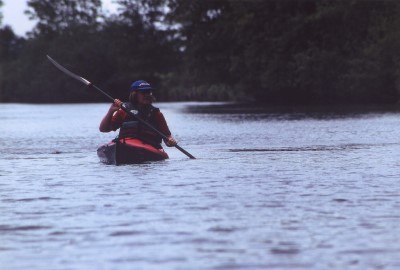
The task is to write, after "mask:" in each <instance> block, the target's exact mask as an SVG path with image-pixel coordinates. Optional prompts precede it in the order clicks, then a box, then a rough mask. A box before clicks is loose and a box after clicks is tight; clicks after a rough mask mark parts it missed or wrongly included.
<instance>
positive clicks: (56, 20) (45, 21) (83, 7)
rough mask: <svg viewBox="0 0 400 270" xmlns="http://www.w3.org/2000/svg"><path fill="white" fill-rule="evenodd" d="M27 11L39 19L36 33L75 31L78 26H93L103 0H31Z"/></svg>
mask: <svg viewBox="0 0 400 270" xmlns="http://www.w3.org/2000/svg"><path fill="white" fill-rule="evenodd" d="M27 4H28V7H29V9H28V10H27V11H26V12H25V13H26V14H27V15H29V18H30V19H32V20H37V21H38V24H37V26H36V28H35V31H34V33H35V34H50V35H51V34H54V35H55V34H60V33H63V32H65V31H70V32H73V31H74V30H76V26H83V25H89V26H93V25H95V24H96V23H97V22H98V21H99V16H100V15H101V0H63V1H57V0H47V1H43V0H29V1H28V2H27Z"/></svg>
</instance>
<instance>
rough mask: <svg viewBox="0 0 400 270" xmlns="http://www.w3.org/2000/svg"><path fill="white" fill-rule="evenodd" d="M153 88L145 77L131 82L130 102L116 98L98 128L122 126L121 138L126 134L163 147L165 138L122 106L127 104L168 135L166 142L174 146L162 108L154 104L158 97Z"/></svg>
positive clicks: (113, 129) (105, 130)
mask: <svg viewBox="0 0 400 270" xmlns="http://www.w3.org/2000/svg"><path fill="white" fill-rule="evenodd" d="M152 91H153V88H152V87H151V85H150V84H149V83H148V82H146V81H143V80H139V81H135V82H134V83H132V84H131V87H130V95H129V102H126V103H123V102H122V101H121V100H119V99H115V100H114V102H113V103H112V104H111V106H110V108H109V109H108V111H107V113H106V115H105V116H104V117H103V119H102V120H101V122H100V126H99V130H100V131H101V132H110V131H116V130H117V129H120V131H119V135H118V138H119V139H121V138H127V137H132V138H138V139H141V140H142V141H143V142H145V143H149V144H151V145H153V146H155V147H156V148H159V149H161V148H162V147H161V142H162V140H163V138H162V137H161V136H160V135H158V134H157V133H155V132H154V131H152V130H151V129H150V128H148V127H147V126H145V125H143V124H142V123H140V122H139V121H137V120H136V118H135V117H133V116H131V115H129V114H128V113H126V112H125V111H124V110H122V109H121V106H122V105H124V106H125V107H126V108H127V109H128V110H129V111H131V112H133V113H134V114H135V115H136V116H138V117H139V118H141V119H142V120H144V121H146V122H147V123H149V124H150V125H152V126H153V127H155V128H156V129H157V130H159V131H160V132H161V133H163V134H164V135H166V136H167V138H168V140H165V139H164V143H165V144H166V145H167V146H169V147H171V146H175V145H176V144H177V142H176V140H175V139H174V138H173V137H172V135H171V131H170V130H169V128H168V125H167V122H166V120H165V118H164V115H163V114H162V113H161V111H160V109H158V108H156V107H154V106H153V101H154V100H155V99H154V96H153V94H152Z"/></svg>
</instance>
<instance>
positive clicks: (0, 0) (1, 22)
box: [0, 0, 3, 26]
mask: <svg viewBox="0 0 400 270" xmlns="http://www.w3.org/2000/svg"><path fill="white" fill-rule="evenodd" d="M2 6H3V1H2V0H0V26H1V25H2V24H3V13H2V12H1V7H2Z"/></svg>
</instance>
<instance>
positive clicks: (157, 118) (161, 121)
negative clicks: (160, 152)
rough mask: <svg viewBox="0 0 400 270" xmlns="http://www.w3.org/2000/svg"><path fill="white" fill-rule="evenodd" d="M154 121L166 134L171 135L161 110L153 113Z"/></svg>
mask: <svg viewBox="0 0 400 270" xmlns="http://www.w3.org/2000/svg"><path fill="white" fill-rule="evenodd" d="M154 118H155V121H156V123H157V128H158V129H159V130H160V131H161V132H162V133H164V134H165V135H167V136H170V135H171V131H169V128H168V125H167V121H165V118H164V115H163V114H162V112H160V111H158V112H156V113H155V114H154Z"/></svg>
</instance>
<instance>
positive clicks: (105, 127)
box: [99, 99, 122, 132]
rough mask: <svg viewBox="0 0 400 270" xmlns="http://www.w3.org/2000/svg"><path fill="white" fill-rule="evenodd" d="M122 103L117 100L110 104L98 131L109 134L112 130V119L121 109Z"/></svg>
mask: <svg viewBox="0 0 400 270" xmlns="http://www.w3.org/2000/svg"><path fill="white" fill-rule="evenodd" d="M121 105H122V102H121V101H120V100H119V99H115V100H114V102H113V103H112V104H111V106H110V108H109V109H108V111H107V113H106V115H105V116H104V117H103V119H102V120H101V122H100V126H99V130H100V131H101V132H110V131H112V130H113V126H112V118H113V115H114V113H115V112H116V111H118V110H119V109H120V108H121Z"/></svg>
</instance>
